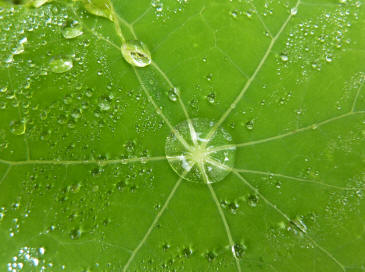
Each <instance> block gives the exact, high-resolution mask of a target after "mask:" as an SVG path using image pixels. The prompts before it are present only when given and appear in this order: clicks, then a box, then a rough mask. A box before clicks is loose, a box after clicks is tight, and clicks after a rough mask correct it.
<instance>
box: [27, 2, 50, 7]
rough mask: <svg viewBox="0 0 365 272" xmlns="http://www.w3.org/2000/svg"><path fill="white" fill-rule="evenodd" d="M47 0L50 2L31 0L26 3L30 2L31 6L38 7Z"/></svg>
mask: <svg viewBox="0 0 365 272" xmlns="http://www.w3.org/2000/svg"><path fill="white" fill-rule="evenodd" d="M47 2H50V0H31V1H29V2H28V3H30V5H31V6H32V7H35V8H39V7H40V6H42V5H44V4H45V3H47Z"/></svg>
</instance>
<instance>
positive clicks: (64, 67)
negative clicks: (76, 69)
mask: <svg viewBox="0 0 365 272" xmlns="http://www.w3.org/2000/svg"><path fill="white" fill-rule="evenodd" d="M49 66H50V68H51V71H52V72H54V73H58V74H60V73H64V72H67V71H69V70H71V68H72V67H73V63H72V59H70V58H67V57H60V58H53V59H51V61H50V63H49Z"/></svg>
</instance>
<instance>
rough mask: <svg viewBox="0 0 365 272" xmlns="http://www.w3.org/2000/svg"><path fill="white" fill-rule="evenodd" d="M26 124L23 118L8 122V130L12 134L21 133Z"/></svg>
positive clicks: (23, 131)
mask: <svg viewBox="0 0 365 272" xmlns="http://www.w3.org/2000/svg"><path fill="white" fill-rule="evenodd" d="M26 128H27V126H26V122H25V121H24V120H17V121H11V122H10V132H11V133H13V134H14V135H23V134H24V133H25V130H26Z"/></svg>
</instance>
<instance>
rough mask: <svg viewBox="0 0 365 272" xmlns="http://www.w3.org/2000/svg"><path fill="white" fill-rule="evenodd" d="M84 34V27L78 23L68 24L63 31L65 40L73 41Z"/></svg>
mask: <svg viewBox="0 0 365 272" xmlns="http://www.w3.org/2000/svg"><path fill="white" fill-rule="evenodd" d="M82 34H83V31H82V26H81V25H80V24H79V22H78V21H71V22H68V23H67V24H66V25H65V26H64V28H63V29H62V36H63V37H64V38H65V39H73V38H76V37H78V36H80V35H82Z"/></svg>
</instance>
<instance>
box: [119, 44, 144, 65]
mask: <svg viewBox="0 0 365 272" xmlns="http://www.w3.org/2000/svg"><path fill="white" fill-rule="evenodd" d="M121 51H122V55H123V57H124V59H125V60H126V61H127V62H128V63H129V64H131V65H133V66H137V67H145V66H147V65H149V64H150V63H151V53H150V50H148V48H147V46H146V45H145V44H144V43H143V42H141V41H138V40H131V41H127V42H125V43H124V44H122V48H121Z"/></svg>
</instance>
